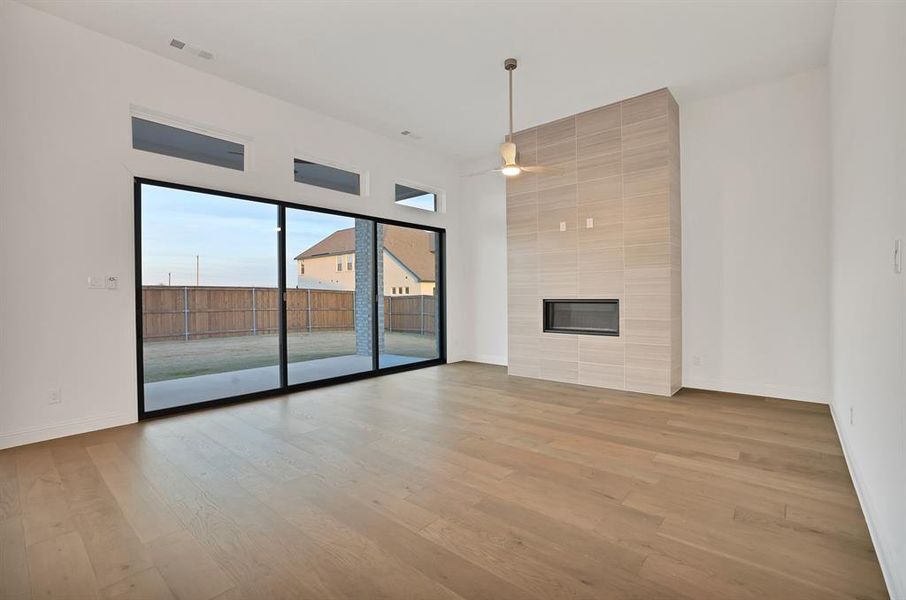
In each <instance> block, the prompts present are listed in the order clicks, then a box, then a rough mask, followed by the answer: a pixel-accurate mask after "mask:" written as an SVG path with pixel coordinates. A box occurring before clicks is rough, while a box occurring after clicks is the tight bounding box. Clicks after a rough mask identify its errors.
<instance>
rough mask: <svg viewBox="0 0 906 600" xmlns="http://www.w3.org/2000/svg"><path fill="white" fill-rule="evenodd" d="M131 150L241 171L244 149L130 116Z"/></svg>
mask: <svg viewBox="0 0 906 600" xmlns="http://www.w3.org/2000/svg"><path fill="white" fill-rule="evenodd" d="M132 147H133V148H135V149H136V150H144V151H145V152H154V153H155V154H163V155H166V156H174V157H176V158H183V159H186V160H194V161H195V162H201V163H206V164H209V165H216V166H218V167H226V168H227V169H236V170H237V171H243V170H245V146H243V145H242V144H237V143H236V142H230V141H227V140H222V139H219V138H216V137H211V136H209V135H203V134H200V133H195V132H194V131H188V130H186V129H179V128H178V127H171V126H169V125H163V124H161V123H155V122H154V121H148V120H147V119H140V118H138V117H132Z"/></svg>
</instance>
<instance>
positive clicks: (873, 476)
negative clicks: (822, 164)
mask: <svg viewBox="0 0 906 600" xmlns="http://www.w3.org/2000/svg"><path fill="white" fill-rule="evenodd" d="M830 129H831V140H832V165H833V169H832V173H833V178H832V195H833V211H832V222H833V226H832V244H833V260H832V265H833V273H832V321H831V323H832V325H831V329H832V334H833V350H832V367H833V368H832V372H833V399H832V403H831V406H832V409H833V413H834V416H835V420H836V423H837V430H838V431H839V433H840V437H841V440H842V441H843V447H844V449H845V451H846V457H847V461H848V463H849V467H850V472H851V473H852V475H853V480H854V482H855V484H856V489H857V491H858V492H859V497H860V499H861V501H862V507H863V509H864V511H865V513H866V517H867V520H868V524H869V529H870V530H871V533H872V537H873V539H874V543H875V549H876V550H877V552H878V556H879V558H880V560H881V566H882V568H883V569H884V575H885V577H886V578H887V585H888V588H889V590H890V595H891V597H892V598H906V508H904V507H906V273H904V274H897V273H895V272H894V270H893V244H894V240H895V239H900V240H904V243H906V3H902V2H877V3H854V2H839V3H838V4H837V9H836V18H835V21H834V33H833V38H832V42H831V53H830ZM850 415H852V421H851V420H850Z"/></svg>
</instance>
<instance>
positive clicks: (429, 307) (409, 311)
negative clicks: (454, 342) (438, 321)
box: [384, 296, 436, 334]
mask: <svg viewBox="0 0 906 600" xmlns="http://www.w3.org/2000/svg"><path fill="white" fill-rule="evenodd" d="M434 306H435V305H434V296H384V330H385V331H405V332H409V333H422V334H433V333H434V318H435V317H434V315H435V314H436V313H435V312H434V310H435V308H434Z"/></svg>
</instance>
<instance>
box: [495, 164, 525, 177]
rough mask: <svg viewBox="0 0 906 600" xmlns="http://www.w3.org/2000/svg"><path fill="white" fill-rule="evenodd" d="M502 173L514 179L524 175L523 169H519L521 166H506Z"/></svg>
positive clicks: (501, 170)
mask: <svg viewBox="0 0 906 600" xmlns="http://www.w3.org/2000/svg"><path fill="white" fill-rule="evenodd" d="M500 172H501V173H503V174H504V175H506V176H507V177H514V176H516V175H519V174H520V173H522V169H521V168H520V167H519V165H506V166H504V167H503V168H502V169H500Z"/></svg>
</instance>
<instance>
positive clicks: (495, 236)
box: [460, 154, 507, 365]
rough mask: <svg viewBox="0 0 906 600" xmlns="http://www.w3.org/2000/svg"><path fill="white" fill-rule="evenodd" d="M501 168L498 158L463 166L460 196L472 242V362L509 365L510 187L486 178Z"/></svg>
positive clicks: (468, 253) (496, 177)
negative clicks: (508, 205)
mask: <svg viewBox="0 0 906 600" xmlns="http://www.w3.org/2000/svg"><path fill="white" fill-rule="evenodd" d="M499 163H500V157H499V156H498V155H496V154H492V155H489V156H488V157H486V158H482V159H477V160H475V161H471V162H469V163H467V164H465V165H463V168H462V172H463V173H464V177H463V179H462V185H461V187H460V192H461V197H462V215H463V227H464V229H465V230H466V231H467V232H468V243H467V244H466V246H465V247H464V248H463V249H462V251H463V260H464V261H465V262H466V264H468V265H469V267H468V271H467V279H468V282H469V283H468V284H467V286H466V287H467V288H468V291H469V293H470V294H471V297H470V301H471V307H472V310H471V311H470V315H471V316H472V321H471V322H470V323H469V324H468V329H467V335H468V336H469V346H468V347H469V349H470V354H469V355H468V358H469V359H471V360H474V361H477V362H483V363H491V364H495V365H506V361H507V319H506V313H507V284H506V266H507V256H506V182H505V181H504V178H503V175H501V174H500V173H483V172H484V171H485V170H488V169H494V168H496V167H497V166H498V164H499Z"/></svg>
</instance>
